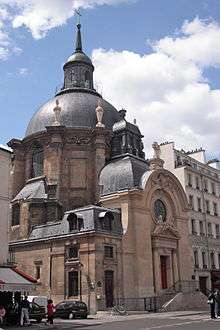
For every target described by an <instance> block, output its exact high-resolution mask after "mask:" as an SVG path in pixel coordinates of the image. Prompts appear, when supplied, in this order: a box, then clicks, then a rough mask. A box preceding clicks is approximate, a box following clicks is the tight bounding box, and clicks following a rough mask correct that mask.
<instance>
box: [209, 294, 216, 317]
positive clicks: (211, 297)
mask: <svg viewBox="0 0 220 330" xmlns="http://www.w3.org/2000/svg"><path fill="white" fill-rule="evenodd" d="M208 304H209V306H210V313H211V319H216V316H215V292H214V291H212V292H211V293H210V295H209V297H208Z"/></svg>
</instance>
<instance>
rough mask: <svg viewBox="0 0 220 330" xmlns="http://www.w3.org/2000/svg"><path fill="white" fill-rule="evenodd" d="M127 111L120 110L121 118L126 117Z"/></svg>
mask: <svg viewBox="0 0 220 330" xmlns="http://www.w3.org/2000/svg"><path fill="white" fill-rule="evenodd" d="M126 112H127V111H126V110H125V109H121V110H119V116H120V118H121V119H125V116H126Z"/></svg>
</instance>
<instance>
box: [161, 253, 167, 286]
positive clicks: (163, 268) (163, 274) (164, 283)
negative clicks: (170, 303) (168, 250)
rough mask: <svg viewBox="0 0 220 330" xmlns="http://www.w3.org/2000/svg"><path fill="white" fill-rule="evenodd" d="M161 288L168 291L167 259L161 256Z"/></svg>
mask: <svg viewBox="0 0 220 330" xmlns="http://www.w3.org/2000/svg"><path fill="white" fill-rule="evenodd" d="M160 269H161V287H162V289H167V257H165V256H160Z"/></svg>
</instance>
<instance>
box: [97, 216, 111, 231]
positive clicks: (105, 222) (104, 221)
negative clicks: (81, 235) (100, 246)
mask: <svg viewBox="0 0 220 330" xmlns="http://www.w3.org/2000/svg"><path fill="white" fill-rule="evenodd" d="M99 218H100V222H101V228H102V230H106V231H112V227H113V220H114V215H113V214H112V212H101V213H100V214H99Z"/></svg>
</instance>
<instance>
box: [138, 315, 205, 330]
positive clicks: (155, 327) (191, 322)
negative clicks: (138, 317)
mask: <svg viewBox="0 0 220 330" xmlns="http://www.w3.org/2000/svg"><path fill="white" fill-rule="evenodd" d="M207 321H210V318H209V319H203V320H200V321H189V322H182V323H174V324H163V325H157V326H153V327H150V328H149V327H148V328H141V330H151V329H164V328H171V327H178V326H182V325H187V324H193V323H201V322H207Z"/></svg>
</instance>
